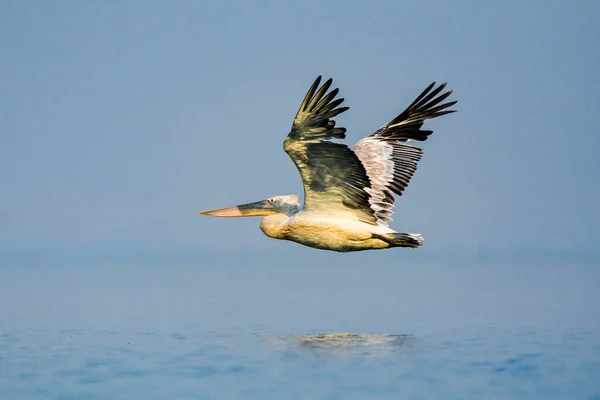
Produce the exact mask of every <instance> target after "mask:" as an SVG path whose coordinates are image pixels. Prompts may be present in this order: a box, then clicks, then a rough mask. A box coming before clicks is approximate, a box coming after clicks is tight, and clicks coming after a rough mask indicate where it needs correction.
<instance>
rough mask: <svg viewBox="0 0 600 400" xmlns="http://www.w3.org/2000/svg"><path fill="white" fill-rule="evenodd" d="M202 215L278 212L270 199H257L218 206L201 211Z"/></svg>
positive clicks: (243, 214) (257, 214)
mask: <svg viewBox="0 0 600 400" xmlns="http://www.w3.org/2000/svg"><path fill="white" fill-rule="evenodd" d="M200 214H202V215H212V216H213V217H253V216H260V215H263V216H264V215H273V214H277V211H276V210H275V208H273V204H271V202H270V201H269V200H263V201H257V202H256V203H248V204H242V205H239V206H233V207H225V208H217V209H216V210H209V211H200Z"/></svg>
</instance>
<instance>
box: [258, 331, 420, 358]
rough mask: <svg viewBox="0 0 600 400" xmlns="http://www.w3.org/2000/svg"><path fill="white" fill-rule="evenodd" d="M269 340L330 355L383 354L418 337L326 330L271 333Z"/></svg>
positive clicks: (281, 345) (404, 346) (414, 340)
mask: <svg viewBox="0 0 600 400" xmlns="http://www.w3.org/2000/svg"><path fill="white" fill-rule="evenodd" d="M269 342H270V343H271V344H273V345H275V346H276V347H284V348H286V349H287V350H308V351H311V352H315V353H320V354H324V353H327V354H329V353H331V354H340V355H341V354H386V353H390V354H391V353H394V352H396V350H398V349H400V348H411V347H413V346H414V345H415V344H416V342H417V339H416V338H415V337H414V336H413V335H410V334H400V335H392V334H377V333H325V334H311V335H273V336H270V337H269Z"/></svg>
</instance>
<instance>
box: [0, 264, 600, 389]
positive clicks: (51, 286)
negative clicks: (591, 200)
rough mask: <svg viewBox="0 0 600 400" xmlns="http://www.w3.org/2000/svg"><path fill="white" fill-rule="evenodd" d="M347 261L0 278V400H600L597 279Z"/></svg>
mask: <svg viewBox="0 0 600 400" xmlns="http://www.w3.org/2000/svg"><path fill="white" fill-rule="evenodd" d="M335 257H338V256H332V257H329V258H327V259H326V261H323V262H322V263H311V265H302V263H300V262H298V263H296V264H297V265H296V266H285V265H281V262H279V261H273V262H266V263H258V262H254V263H252V262H250V261H249V262H248V263H243V262H240V261H238V262H232V263H229V264H227V265H220V264H219V263H216V262H214V261H211V262H205V263H202V262H198V263H189V262H187V263H179V264H178V263H173V264H169V263H164V262H161V263H160V265H153V264H152V263H148V265H140V264H131V265H123V264H115V263H109V262H106V263H95V264H94V265H84V264H68V265H51V266H50V265H46V266H44V265H38V266H27V265H19V266H16V265H3V266H0V399H7V400H8V399H11V400H18V399H114V400H116V399H589V400H592V399H595V400H599V399H600V290H599V288H600V268H597V267H595V266H590V265H567V263H562V264H561V263H556V264H554V265H535V264H530V265H513V264H509V265H508V264H507V265H501V264H500V265H498V264H494V265H479V264H476V263H471V264H469V265H456V264H452V265H444V264H443V263H431V264H429V265H427V264H419V265H417V264H415V263H412V262H409V263H405V264H404V265H403V264H402V263H401V262H399V263H398V265H365V263H364V262H363V261H361V262H360V263H358V262H344V263H343V264H344V265H342V263H340V264H338V265H335V264H334V263H332V262H331V260H332V259H336V260H337V259H338V258H335ZM340 257H342V258H339V260H353V258H343V257H344V256H340ZM365 259H367V258H363V259H361V260H365Z"/></svg>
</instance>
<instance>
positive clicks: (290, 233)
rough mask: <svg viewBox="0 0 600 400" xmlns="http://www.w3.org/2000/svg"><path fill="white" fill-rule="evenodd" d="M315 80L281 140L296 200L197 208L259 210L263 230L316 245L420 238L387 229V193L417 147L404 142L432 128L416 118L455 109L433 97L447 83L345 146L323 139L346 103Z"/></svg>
mask: <svg viewBox="0 0 600 400" xmlns="http://www.w3.org/2000/svg"><path fill="white" fill-rule="evenodd" d="M320 83H321V76H319V77H318V78H317V79H316V80H315V81H314V83H313V84H312V86H311V87H310V89H309V90H308V92H307V93H306V96H305V97H304V100H303V101H302V104H301V105H300V109H299V110H298V113H297V114H296V118H294V122H293V124H292V129H291V131H290V133H289V134H288V136H287V138H286V139H285V141H284V142H283V149H284V150H285V152H286V153H287V154H288V155H289V156H290V158H291V159H292V161H294V164H296V167H297V168H298V171H299V172H300V176H301V177H302V183H303V185H304V204H300V202H299V201H298V196H295V195H288V196H274V197H271V198H269V199H267V200H263V201H259V202H256V203H249V204H242V205H239V206H234V207H226V208H219V209H215V210H210V211H201V212H200V214H203V215H212V216H215V217H250V216H263V217H264V218H262V220H261V223H260V229H261V230H262V231H263V232H264V233H265V235H267V236H269V237H272V238H275V239H283V240H291V241H293V242H296V243H300V244H303V245H305V246H310V247H314V248H317V249H324V250H334V251H341V252H347V251H358V250H369V249H385V248H389V247H412V248H416V247H419V246H421V245H422V244H423V237H422V236H421V235H420V234H418V233H399V232H395V231H394V230H392V229H390V227H389V223H390V221H391V220H392V213H393V212H392V208H393V207H394V194H396V195H398V196H401V195H402V192H404V190H405V189H406V187H407V186H408V183H409V181H410V179H411V177H412V176H413V174H414V173H415V171H416V169H417V163H418V162H419V160H420V159H421V155H422V150H421V149H420V148H418V147H413V146H411V145H409V144H407V142H409V141H411V140H418V141H424V140H427V138H428V137H429V135H431V134H432V133H433V131H430V130H421V127H422V126H423V123H424V121H425V120H427V119H432V118H436V117H439V116H442V115H445V114H450V113H453V112H454V111H456V110H447V108H449V107H451V106H453V105H454V104H456V101H451V102H447V103H443V104H440V103H442V102H443V101H444V100H445V99H446V98H447V97H448V96H450V94H451V93H452V91H451V90H449V91H446V92H445V93H441V92H442V91H443V90H444V88H445V87H446V83H444V84H442V85H439V86H438V87H436V88H435V85H436V83H435V82H433V83H432V84H431V85H429V86H428V87H427V88H426V89H425V90H424V91H423V92H422V93H421V94H420V95H419V96H418V97H417V98H416V99H415V101H413V102H412V104H411V105H410V106H408V108H407V109H406V110H404V111H403V112H402V113H400V114H399V115H398V116H397V117H396V118H394V119H393V120H392V121H390V122H389V123H388V124H387V125H385V126H383V127H381V128H379V129H378V130H377V131H375V132H374V133H372V134H371V135H369V136H367V137H366V138H364V139H362V140H360V141H359V142H358V143H356V145H355V146H354V150H351V149H350V148H348V146H346V145H345V144H341V143H335V142H331V141H330V139H344V138H345V137H346V134H345V132H346V128H342V127H336V126H335V121H334V120H333V118H334V117H335V116H337V115H338V114H341V113H343V112H344V111H346V110H347V109H348V107H339V106H340V104H342V102H343V101H344V99H343V98H339V99H335V98H336V96H337V94H338V91H339V89H337V88H336V89H333V90H331V91H329V88H330V87H331V83H332V79H329V80H327V81H326V82H325V83H324V84H323V85H322V86H321V87H319V84H320ZM328 91H329V92H328ZM440 93H441V94H440Z"/></svg>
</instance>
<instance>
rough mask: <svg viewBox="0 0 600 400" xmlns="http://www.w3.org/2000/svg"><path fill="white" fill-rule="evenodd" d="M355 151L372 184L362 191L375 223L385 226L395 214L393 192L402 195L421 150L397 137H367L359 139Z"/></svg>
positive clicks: (413, 171)
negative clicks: (368, 203)
mask: <svg viewBox="0 0 600 400" xmlns="http://www.w3.org/2000/svg"><path fill="white" fill-rule="evenodd" d="M354 152H355V153H356V155H357V156H358V158H359V160H360V161H361V163H362V164H363V165H364V167H365V170H366V171H367V175H368V177H369V180H370V181H371V187H370V188H365V191H366V192H367V193H368V194H369V202H370V204H371V209H372V210H373V211H374V212H375V217H377V223H378V224H379V225H384V226H388V225H389V223H390V221H391V220H392V214H393V213H394V212H393V211H392V209H393V208H394V194H397V195H398V196H401V195H402V192H403V191H404V190H405V189H406V187H407V186H408V184H409V182H410V179H411V178H412V176H413V174H414V173H415V171H416V170H417V163H418V162H419V160H420V159H421V156H422V150H421V149H419V148H417V147H413V146H410V145H407V144H405V143H402V142H399V141H396V140H385V139H381V138H378V137H373V136H370V137H366V138H364V139H362V140H361V141H359V142H358V143H357V144H356V145H355V146H354Z"/></svg>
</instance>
